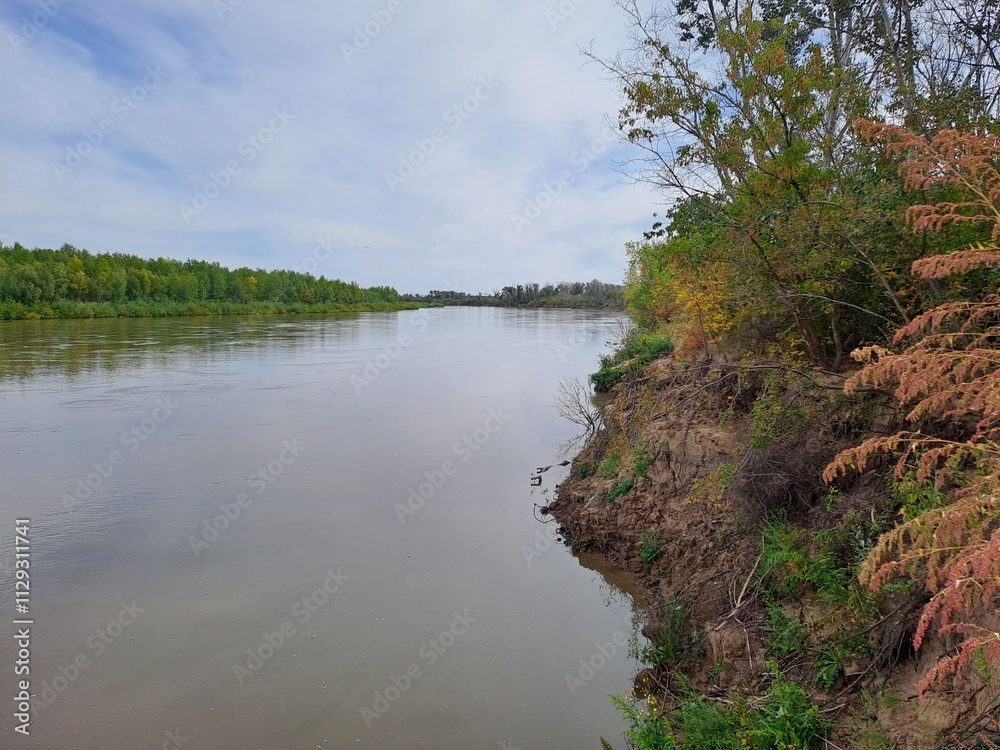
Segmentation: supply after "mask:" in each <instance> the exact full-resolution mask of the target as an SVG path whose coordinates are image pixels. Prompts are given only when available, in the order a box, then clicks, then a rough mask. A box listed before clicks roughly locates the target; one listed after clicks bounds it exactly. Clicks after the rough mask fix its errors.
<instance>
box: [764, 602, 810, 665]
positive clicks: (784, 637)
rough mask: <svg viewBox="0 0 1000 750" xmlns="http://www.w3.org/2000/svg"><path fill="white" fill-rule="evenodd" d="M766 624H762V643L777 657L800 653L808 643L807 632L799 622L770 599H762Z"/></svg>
mask: <svg viewBox="0 0 1000 750" xmlns="http://www.w3.org/2000/svg"><path fill="white" fill-rule="evenodd" d="M764 606H765V608H766V609H767V622H766V623H765V624H764V641H765V643H766V644H767V647H768V648H769V649H771V651H772V652H773V653H774V654H776V655H777V656H788V655H789V654H794V653H796V652H798V651H801V650H802V649H803V648H804V647H805V645H806V643H807V642H808V641H809V631H808V630H807V629H806V626H805V625H804V624H803V623H802V621H801V620H798V619H793V618H791V617H789V616H788V613H787V612H785V609H784V607H782V606H781V605H780V604H778V603H777V602H775V601H774V600H773V599H772V598H770V597H764Z"/></svg>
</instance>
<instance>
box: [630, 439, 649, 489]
mask: <svg viewBox="0 0 1000 750" xmlns="http://www.w3.org/2000/svg"><path fill="white" fill-rule="evenodd" d="M652 463H653V460H652V459H651V458H650V457H649V452H648V451H647V450H646V449H645V448H642V449H640V450H638V451H636V454H635V462H634V464H633V470H634V471H635V478H636V479H643V480H645V482H646V484H647V485H650V484H652V483H653V480H652V479H650V478H649V467H650V466H651V465H652Z"/></svg>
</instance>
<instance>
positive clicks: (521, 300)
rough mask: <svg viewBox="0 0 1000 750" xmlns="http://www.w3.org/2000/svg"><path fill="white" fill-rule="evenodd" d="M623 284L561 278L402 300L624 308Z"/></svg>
mask: <svg viewBox="0 0 1000 750" xmlns="http://www.w3.org/2000/svg"><path fill="white" fill-rule="evenodd" d="M623 291H624V290H623V288H622V287H621V286H620V285H618V284H607V283H605V282H603V281H598V280H597V279H593V280H592V281H561V282H559V283H557V284H537V283H529V284H516V285H512V286H505V287H503V288H501V289H495V290H494V291H493V292H492V293H491V294H468V293H467V292H458V291H452V290H431V291H430V292H428V293H427V294H426V295H407V294H404V295H402V296H401V297H400V299H402V300H410V301H420V302H427V303H432V304H442V305H465V306H489V307H571V308H593V309H611V310H620V309H622V308H623V306H624V296H623Z"/></svg>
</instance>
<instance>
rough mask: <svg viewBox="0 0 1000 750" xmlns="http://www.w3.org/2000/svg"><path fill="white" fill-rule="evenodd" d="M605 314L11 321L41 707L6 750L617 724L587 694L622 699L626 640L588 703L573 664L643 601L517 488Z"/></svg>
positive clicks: (424, 737) (0, 374)
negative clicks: (551, 537) (562, 538)
mask: <svg viewBox="0 0 1000 750" xmlns="http://www.w3.org/2000/svg"><path fill="white" fill-rule="evenodd" d="M611 320H613V316H609V315H603V314H595V313H584V312H578V311H517V310H497V309H446V310H436V311H417V312H413V311H411V312H402V313H368V314H360V315H345V316H338V317H309V316H300V317H281V318H277V317H275V318H231V319H225V318H198V319H155V320H152V319H148V320H141V319H140V320H134V319H133V320H94V321H18V322H8V323H2V324H0V467H2V468H0V470H2V472H3V478H4V483H3V488H4V491H3V493H2V494H0V521H2V523H4V524H5V528H8V529H10V528H11V526H12V524H13V521H14V519H15V518H22V517H28V518H30V519H31V524H32V535H33V536H32V568H31V572H32V599H31V607H32V608H31V613H30V614H31V616H32V617H33V618H34V620H35V624H34V625H33V630H32V664H31V668H32V672H31V676H32V691H33V692H34V693H35V694H36V701H40V703H38V704H37V709H38V710H37V714H36V716H35V719H34V724H33V727H32V734H31V737H30V738H28V739H26V740H25V741H23V742H20V744H21V745H22V746H24V747H39V748H64V747H65V748H68V747H74V748H79V749H80V750H88V749H89V748H101V749H102V750H103V749H104V748H113V747H129V748H133V747H134V748H140V747H149V748H154V747H156V748H158V747H162V746H164V742H167V741H168V740H169V739H170V738H169V736H168V734H167V733H178V732H179V733H180V734H181V735H182V736H184V737H187V738H188V739H187V740H185V744H184V747H190V748H197V747H203V748H230V747H231V748H241V749H242V748H269V749H270V748H283V747H289V748H291V747H295V748H310V749H311V750H312V749H314V748H317V747H318V748H343V747H372V748H380V749H383V748H388V749H389V750H392V749H393V748H405V749H406V750H412V749H413V748H436V749H437V748H456V749H457V748H470V747H478V748H496V747H498V746H499V743H500V742H507V741H510V742H511V743H512V746H516V747H521V748H552V749H556V748H565V749H567V750H569V749H570V748H586V749H587V750H589V749H590V748H593V747H596V746H597V737H598V736H599V735H604V736H605V737H608V738H612V737H615V736H617V734H618V733H619V732H620V723H619V718H618V716H617V714H616V712H615V710H614V708H613V707H612V706H611V704H610V702H609V701H608V700H607V697H606V696H607V694H608V693H611V692H621V691H623V690H624V689H626V687H627V686H628V685H629V681H630V677H631V674H632V672H633V670H634V667H635V664H634V663H633V662H632V661H631V659H630V658H629V657H628V656H627V654H626V653H625V652H624V650H623V649H619V652H616V656H615V657H614V658H609V659H607V660H606V661H607V663H606V664H604V663H603V660H601V662H602V667H601V668H600V669H599V670H597V671H596V673H595V674H594V675H593V676H592V677H591V676H588V679H587V680H586V682H585V684H583V685H582V686H578V689H573V690H570V689H568V687H567V685H568V684H570V683H569V682H568V681H567V676H573V675H577V674H578V671H579V669H580V664H581V660H583V661H584V662H586V661H587V660H588V659H590V658H591V657H592V655H593V654H594V653H595V649H596V648H597V647H598V645H599V644H606V643H608V642H609V641H610V640H611V639H612V638H614V637H616V634H618V633H620V632H622V631H625V632H627V631H628V630H629V629H630V627H631V622H632V597H634V596H636V595H637V594H638V590H637V589H636V588H635V586H634V582H632V581H630V580H629V579H628V578H627V577H621V576H619V575H618V574H615V573H614V572H612V571H608V570H606V569H604V568H603V567H602V566H600V565H599V564H598V562H597V561H596V560H595V559H594V558H592V557H590V556H583V555H581V556H580V557H579V558H576V557H574V556H573V555H571V554H570V553H569V552H568V551H567V550H566V549H565V548H564V547H563V546H562V545H560V544H549V545H545V544H539V543H538V536H537V534H538V533H539V530H540V529H541V533H543V534H546V533H548V531H547V528H548V527H546V526H544V525H542V524H540V523H539V522H538V521H537V520H536V519H535V517H534V516H533V512H532V511H533V504H534V502H535V501H536V500H537V499H538V497H537V496H533V495H532V494H531V489H530V486H529V481H528V480H529V476H530V475H531V473H532V471H533V470H534V468H535V467H537V466H540V465H546V464H552V463H555V462H556V460H557V451H558V447H559V446H560V445H561V444H563V443H564V442H565V441H566V440H568V439H569V438H570V437H572V435H573V427H572V425H570V424H569V423H567V422H566V421H565V420H560V419H558V418H557V417H556V415H555V410H554V408H553V407H552V398H553V395H554V393H555V390H556V387H557V386H558V383H559V381H560V380H561V379H563V378H566V377H574V376H576V377H585V376H586V374H587V373H588V372H589V371H590V370H591V369H593V365H594V363H595V361H596V358H597V355H598V353H600V352H601V351H602V350H603V348H604V341H605V339H606V338H607V327H608V324H609V322H610V321H611ZM559 471H565V470H564V469H561V470H559V469H553V471H551V472H548V473H547V474H546V475H545V476H546V480H545V482H546V485H551V484H552V483H554V482H555V481H557V480H558V479H559V476H558V474H559ZM536 544H538V549H536V548H535V546H534V545H536ZM526 548H530V549H536V552H537V554H532V555H526V554H525V553H524V550H525V549H526ZM539 550H540V551H539ZM0 573H3V575H2V578H0V601H3V602H7V603H8V604H7V605H5V606H8V607H9V606H10V605H9V603H10V602H12V601H13V580H12V576H11V575H10V570H9V569H7V570H3V569H0ZM7 611H8V612H9V609H8V610H7ZM69 675H72V679H71V678H70V676H69ZM0 689H3V690H7V691H12V690H13V689H14V683H13V675H12V674H11V673H10V671H9V670H5V671H4V677H2V678H0ZM5 694H7V695H13V694H14V693H13V692H7V693H5ZM7 721H8V722H10V721H12V719H8V720H7ZM7 731H12V730H11V729H8V730H7ZM19 740H20V738H19ZM187 743H190V744H187Z"/></svg>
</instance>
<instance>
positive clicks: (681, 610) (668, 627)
mask: <svg viewBox="0 0 1000 750" xmlns="http://www.w3.org/2000/svg"><path fill="white" fill-rule="evenodd" d="M697 641H698V636H697V632H696V631H695V630H694V628H693V627H692V624H691V619H690V617H689V615H688V611H687V607H685V606H684V605H683V604H682V603H680V602H678V601H676V600H674V599H668V600H666V601H665V602H663V604H662V606H661V607H660V608H659V610H658V612H657V617H656V619H655V621H654V633H653V644H652V645H648V646H640V645H639V641H638V639H637V638H635V639H633V641H632V643H631V645H630V649H629V652H630V655H631V656H632V658H633V659H636V660H637V661H641V662H642V663H643V664H649V665H652V666H657V667H659V666H664V665H667V664H673V665H677V664H681V663H683V662H685V661H687V660H688V659H689V658H690V657H691V655H692V653H694V651H695V648H696V646H697Z"/></svg>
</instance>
